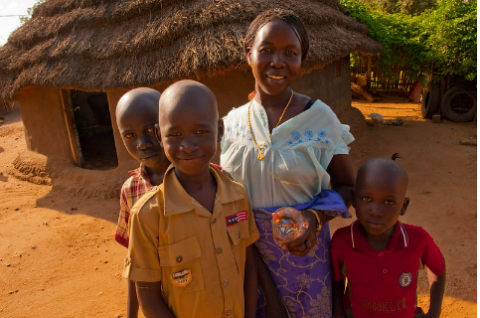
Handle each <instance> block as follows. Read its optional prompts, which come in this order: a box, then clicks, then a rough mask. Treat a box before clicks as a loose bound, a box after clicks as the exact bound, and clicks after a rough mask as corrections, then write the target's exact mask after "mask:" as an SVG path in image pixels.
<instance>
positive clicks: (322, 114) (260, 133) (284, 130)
mask: <svg viewBox="0 0 480 318" xmlns="http://www.w3.org/2000/svg"><path fill="white" fill-rule="evenodd" d="M247 109H248V103H247V104H245V105H243V106H242V107H239V108H234V109H233V110H231V111H230V112H229V113H228V115H227V116H226V117H224V119H223V120H224V123H225V134H224V136H223V139H222V145H221V146H222V154H221V157H220V164H221V166H222V168H223V169H225V170H226V171H228V172H229V173H231V174H232V176H233V177H234V178H235V180H236V181H238V182H240V183H241V184H243V185H244V186H245V188H246V189H247V192H248V194H249V196H250V201H251V204H252V208H254V209H256V208H268V207H275V206H292V205H295V204H301V203H305V202H307V201H310V200H311V199H312V198H313V197H314V196H315V195H317V194H318V193H320V191H321V190H322V189H327V188H328V185H329V183H330V176H329V174H328V173H327V171H326V170H327V167H328V164H329V163H330V161H331V160H332V157H333V156H334V155H336V154H348V152H349V150H350V147H348V146H347V145H348V144H349V143H351V142H352V141H353V140H355V139H354V138H353V136H352V134H351V133H350V127H349V126H348V125H342V124H341V123H340V121H339V120H338V118H337V116H336V115H335V113H334V112H333V111H332V110H331V108H330V107H329V106H328V105H326V104H325V103H323V102H322V101H320V100H317V101H315V103H314V104H313V105H312V106H311V107H310V109H308V110H306V111H303V112H302V113H300V114H298V115H297V116H295V117H293V118H291V119H289V120H287V121H285V122H284V123H282V124H281V125H279V126H278V127H277V128H275V129H274V130H273V134H272V137H270V140H269V141H268V142H267V144H266V145H265V148H264V149H263V154H264V155H265V158H264V159H263V160H261V161H259V160H257V156H258V154H259V149H258V148H257V147H256V146H255V144H254V143H253V141H252V138H251V136H250V132H249V129H248V118H247ZM250 116H251V118H250V121H251V124H252V132H253V135H254V137H255V140H256V142H257V144H258V145H263V143H264V142H265V140H266V139H267V137H268V135H269V134H270V131H269V127H268V119H267V114H266V112H265V109H264V108H263V106H262V105H260V104H259V103H257V102H256V101H253V103H252V106H251V110H250Z"/></svg>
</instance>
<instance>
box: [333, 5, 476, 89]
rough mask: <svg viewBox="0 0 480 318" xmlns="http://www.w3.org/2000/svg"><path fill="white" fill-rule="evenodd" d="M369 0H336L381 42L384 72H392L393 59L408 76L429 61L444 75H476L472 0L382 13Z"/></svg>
mask: <svg viewBox="0 0 480 318" xmlns="http://www.w3.org/2000/svg"><path fill="white" fill-rule="evenodd" d="M364 1H365V2H364ZM385 1H387V0H385ZM367 2H368V1H367V0H363V1H362V0H340V3H342V5H344V6H345V7H346V10H347V13H348V14H349V15H350V16H351V17H353V18H354V19H356V20H357V21H359V22H361V23H364V24H366V25H367V26H368V28H369V33H368V35H369V36H370V37H371V38H373V39H374V40H376V41H378V42H380V43H381V44H382V45H383V46H384V48H385V50H384V52H383V53H382V54H381V56H380V65H379V66H380V70H381V72H382V74H383V75H384V76H386V77H388V76H390V75H391V76H393V75H394V74H393V73H392V71H391V69H392V66H393V65H395V66H398V67H400V68H402V69H404V70H405V71H406V72H407V75H409V77H411V78H415V76H416V74H418V73H419V71H420V70H430V69H431V67H432V66H434V67H435V68H436V70H437V71H440V72H441V73H442V74H443V75H457V76H461V77H465V78H467V79H469V80H473V79H475V78H476V76H477V11H476V7H477V1H476V0H469V1H468V0H438V1H437V2H436V3H435V4H434V6H433V8H431V9H427V10H425V11H423V12H422V13H420V14H418V15H413V14H408V13H405V11H401V12H399V13H393V14H390V13H386V12H384V11H383V9H382V8H380V7H379V6H378V4H375V3H373V4H369V3H367ZM370 2H372V1H370ZM391 2H392V3H394V2H395V1H393V0H391ZM426 2H427V1H426ZM397 3H406V2H402V0H399V1H397ZM382 4H385V2H383V1H382Z"/></svg>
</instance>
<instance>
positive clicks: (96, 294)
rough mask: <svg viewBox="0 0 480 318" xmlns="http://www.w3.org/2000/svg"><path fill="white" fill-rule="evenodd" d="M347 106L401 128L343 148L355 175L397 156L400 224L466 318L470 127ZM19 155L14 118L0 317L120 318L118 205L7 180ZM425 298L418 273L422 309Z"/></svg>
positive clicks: (2, 219)
mask: <svg viewBox="0 0 480 318" xmlns="http://www.w3.org/2000/svg"><path fill="white" fill-rule="evenodd" d="M353 106H354V107H357V108H358V109H360V111H361V112H362V113H364V114H366V115H367V114H370V113H372V112H376V113H380V114H382V115H383V116H384V117H385V119H386V120H387V121H389V120H393V119H396V118H401V119H403V120H404V124H403V125H401V126H390V125H386V126H383V127H376V126H368V127H366V129H365V131H364V133H363V134H362V135H361V137H360V138H358V139H357V140H356V141H355V142H354V143H353V144H352V145H351V146H352V151H351V153H352V156H353V159H354V164H355V167H356V168H358V167H359V165H360V164H361V163H363V162H364V161H366V160H367V159H370V158H373V157H385V158H390V157H391V155H392V154H393V153H396V152H397V153H400V154H401V155H402V156H403V158H404V159H403V160H401V161H400V163H401V164H402V165H404V166H405V168H406V169H407V171H408V173H409V176H410V184H409V189H408V196H409V197H410V199H411V202H410V206H409V209H408V210H407V213H406V215H405V216H403V217H402V218H401V220H402V221H403V222H406V223H411V224H415V225H421V226H422V227H424V228H425V229H426V230H427V231H428V232H429V233H430V235H431V236H432V237H433V238H434V240H435V241H436V243H437V244H438V245H439V247H440V249H441V250H442V252H443V255H444V257H445V260H446V264H447V286H446V290H445V297H444V302H443V313H442V317H476V312H477V304H476V302H477V236H476V231H477V201H476V198H477V188H476V187H477V182H476V180H477V157H476V152H477V149H476V147H475V146H468V145H461V144H460V143H459V142H461V141H472V140H475V141H476V133H477V132H476V125H475V124H473V123H452V122H448V121H445V120H444V121H442V122H441V123H433V122H432V121H430V120H424V119H422V117H421V114H420V104H413V103H408V102H406V101H405V99H402V98H396V99H395V98H389V99H388V100H384V101H379V102H376V103H373V104H371V103H366V102H362V101H354V103H353ZM25 149H26V145H25V137H24V132H23V125H22V122H21V118H20V115H19V114H18V112H17V113H12V114H9V115H7V116H6V117H5V123H3V124H1V125H0V317H78V316H82V317H112V318H113V317H125V313H126V309H125V307H126V306H125V303H126V290H127V289H126V281H125V280H124V279H122V278H121V271H122V265H123V259H124V257H125V254H126V250H125V248H124V247H122V246H120V245H119V244H117V243H116V242H115V241H114V240H113V233H114V231H115V226H116V221H117V217H118V199H92V198H88V199H87V198H86V197H85V196H82V195H81V194H79V195H76V196H75V195H72V194H71V193H68V194H67V193H65V192H62V191H61V190H56V189H54V188H52V186H49V185H37V184H32V183H29V182H26V181H20V180H18V179H16V178H14V177H13V176H12V175H10V174H8V171H11V169H12V162H13V161H14V159H15V158H16V157H17V155H18V154H19V153H20V152H22V151H24V150H25ZM399 160H400V159H399ZM125 178H127V174H126V173H125ZM92 186H94V185H92ZM351 212H352V214H353V215H355V214H354V211H353V210H351ZM350 222H351V221H349V220H347V221H343V220H334V221H332V224H331V226H332V228H333V229H336V228H338V227H339V226H344V225H348V224H349V223H350ZM427 293H428V288H427V282H426V273H425V271H422V272H421V280H420V286H419V303H420V305H421V306H422V307H424V308H425V307H426V308H428V294H427Z"/></svg>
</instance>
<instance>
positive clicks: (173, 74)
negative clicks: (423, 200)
mask: <svg viewBox="0 0 480 318" xmlns="http://www.w3.org/2000/svg"><path fill="white" fill-rule="evenodd" d="M274 7H282V8H287V9H291V10H293V11H295V12H296V13H297V14H298V15H299V16H300V17H301V18H302V19H303V21H304V22H305V24H306V25H307V29H308V31H309V36H310V38H311V45H310V53H309V56H308V58H307V60H306V61H305V63H304V65H303V70H304V75H303V76H301V77H300V78H299V79H298V80H297V82H296V85H295V87H294V89H295V90H296V91H299V92H301V93H304V94H307V95H309V96H311V97H312V98H320V99H321V100H323V101H324V102H326V103H327V104H329V105H330V106H331V107H332V109H333V110H334V111H335V112H336V113H337V115H338V116H339V117H340V118H341V119H342V121H344V122H346V123H349V122H350V121H352V120H353V119H351V118H349V116H346V115H345V114H347V113H348V110H349V109H351V93H350V72H349V53H351V52H361V53H362V54H365V55H375V54H378V53H379V52H380V51H381V50H382V47H381V45H380V44H378V43H377V42H375V41H373V40H372V39H370V38H368V37H367V27H366V26H364V25H362V24H360V23H358V22H356V21H354V20H353V19H352V18H350V17H349V16H347V15H346V14H345V10H344V9H343V7H342V6H341V5H340V4H339V3H338V1H336V0H323V1H320V0H317V1H314V0H310V1H307V0H303V1H298V0H282V1H253V0H245V1H233V0H203V1H202V0H199V1H175V0H164V1H161V0H142V1H139V0H124V1H114V0H106V1H88V0H67V1H65V0H48V1H47V2H45V3H43V4H41V5H39V6H38V7H37V8H36V10H35V11H34V12H33V16H32V18H31V19H30V20H29V21H28V22H26V23H25V24H24V25H23V26H22V27H20V28H19V29H17V30H16V31H15V32H14V33H13V34H12V35H11V36H10V37H9V39H8V42H7V43H6V44H5V46H3V47H2V48H0V99H4V100H18V101H19V104H20V110H21V113H22V120H23V122H24V126H25V137H26V140H27V147H28V149H29V150H33V151H36V152H37V153H40V154H42V155H44V156H45V157H46V158H50V157H51V158H57V159H62V160H63V161H64V163H70V165H71V166H72V167H75V169H77V170H78V169H80V168H76V166H78V167H83V168H87V169H97V170H106V169H113V172H112V174H111V175H116V176H117V175H118V176H120V178H121V179H123V178H125V177H126V175H125V170H126V168H131V167H134V166H135V163H134V162H132V159H131V157H130V156H129V155H128V153H127V152H126V150H125V148H124V146H123V144H122V141H121V138H120V135H119V133H118V130H117V128H116V125H115V117H114V116H115V106H116V104H117V102H118V100H119V98H120V97H121V96H122V94H124V93H125V92H126V91H127V90H129V89H131V88H133V87H138V86H150V87H153V88H155V89H158V90H160V91H162V90H164V89H165V88H166V87H167V86H168V85H169V84H171V83H172V82H173V81H175V80H178V79H182V78H192V79H196V80H199V81H201V82H203V83H204V84H206V85H207V86H208V87H210V88H211V89H212V90H213V92H214V93H215V94H216V96H217V98H218V105H219V111H220V115H222V116H223V115H225V114H226V113H227V112H228V111H229V110H230V109H231V108H232V107H235V106H239V105H242V104H244V103H246V102H247V95H248V93H250V92H251V91H252V90H253V87H254V81H253V76H252V75H251V72H250V70H249V68H248V65H247V63H246V62H245V59H244V56H243V49H242V43H243V37H244V34H245V32H246V30H247V28H248V25H249V23H250V22H251V21H252V20H253V19H254V18H255V17H256V16H257V15H258V14H259V13H260V12H262V11H264V10H266V9H269V8H274ZM350 117H351V116H350ZM354 132H355V131H354ZM23 156H24V157H25V156H26V155H25V154H24V155H23ZM17 161H18V160H17ZM20 161H21V160H20ZM47 162H48V160H47ZM72 163H75V164H76V166H75V165H73V164H72ZM18 164H19V165H21V163H18ZM17 168H18V167H17ZM96 173H97V174H98V173H99V172H96ZM102 173H103V172H102ZM119 180H120V179H119Z"/></svg>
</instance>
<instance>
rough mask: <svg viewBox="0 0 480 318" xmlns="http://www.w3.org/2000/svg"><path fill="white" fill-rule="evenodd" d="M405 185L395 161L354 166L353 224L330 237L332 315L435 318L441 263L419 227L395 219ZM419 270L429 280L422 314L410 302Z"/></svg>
mask: <svg viewBox="0 0 480 318" xmlns="http://www.w3.org/2000/svg"><path fill="white" fill-rule="evenodd" d="M407 183H408V176H407V173H406V171H405V169H403V167H402V166H401V165H399V164H398V163H396V162H395V161H392V160H387V159H378V158H377V159H372V160H369V161H367V162H366V163H365V164H363V165H362V166H361V167H360V169H359V171H358V176H357V183H356V189H355V195H354V202H353V206H354V207H355V210H356V214H357V219H358V220H357V221H355V222H354V223H352V224H351V225H350V226H348V227H344V228H341V229H338V230H337V231H336V232H335V234H334V236H333V238H332V249H331V251H332V264H333V280H334V281H333V310H334V317H336V318H338V317H342V318H343V317H355V318H362V317H365V318H374V317H389V318H390V317H391V318H394V317H402V318H403V317H412V318H413V317H415V318H417V317H440V312H441V307H442V299H443V291H444V288H445V261H444V259H443V256H442V254H441V252H440V250H439V248H438V247H437V246H436V245H435V243H434V242H433V239H432V238H431V236H430V235H429V234H428V233H427V232H426V231H425V230H424V229H422V228H421V227H417V226H413V225H408V224H402V223H400V222H399V221H398V217H399V216H400V215H403V214H405V210H406V209H407V206H408V203H409V201H410V200H409V198H406V197H405V193H406V190H407ZM424 266H427V268H428V269H429V272H428V276H429V277H428V278H429V282H430V309H429V311H428V312H427V313H426V314H424V313H423V311H422V309H421V308H420V307H417V303H416V289H417V279H418V276H417V273H418V270H419V269H422V268H423V267H424ZM345 278H347V280H348V285H347V289H346V290H345V281H344V279H345Z"/></svg>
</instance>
